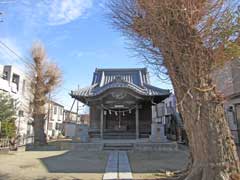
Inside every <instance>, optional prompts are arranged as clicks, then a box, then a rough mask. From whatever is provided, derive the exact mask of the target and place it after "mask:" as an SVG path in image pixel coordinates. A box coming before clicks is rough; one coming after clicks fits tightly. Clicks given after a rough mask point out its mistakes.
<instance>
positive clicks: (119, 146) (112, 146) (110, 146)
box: [103, 143, 133, 151]
mask: <svg viewBox="0 0 240 180" xmlns="http://www.w3.org/2000/svg"><path fill="white" fill-rule="evenodd" d="M132 149H133V144H132V143H105V144H104V146H103V150H114V151H115V150H121V151H123V150H126V151H127V150H132Z"/></svg>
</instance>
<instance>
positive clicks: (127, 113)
mask: <svg viewBox="0 0 240 180" xmlns="http://www.w3.org/2000/svg"><path fill="white" fill-rule="evenodd" d="M104 115H105V118H104V121H105V122H104V132H114V131H115V132H133V133H134V132H136V120H135V119H136V117H135V109H131V110H128V109H107V110H106V109H105V110H104Z"/></svg>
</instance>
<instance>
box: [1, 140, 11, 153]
mask: <svg viewBox="0 0 240 180" xmlns="http://www.w3.org/2000/svg"><path fill="white" fill-rule="evenodd" d="M9 147H10V142H9V139H8V138H4V139H0V151H4V150H8V149H9Z"/></svg>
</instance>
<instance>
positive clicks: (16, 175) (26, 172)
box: [0, 151, 107, 180]
mask: <svg viewBox="0 0 240 180" xmlns="http://www.w3.org/2000/svg"><path fill="white" fill-rule="evenodd" d="M106 161H107V153H106V152H73V151H72V152H66V151H35V152H17V153H12V154H10V155H3V154H0V164H1V168H0V180H80V179H81V180H85V179H86V180H88V179H93V180H99V179H102V176H103V173H104V171H105V166H106Z"/></svg>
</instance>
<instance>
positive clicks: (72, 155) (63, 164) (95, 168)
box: [40, 151, 107, 173]
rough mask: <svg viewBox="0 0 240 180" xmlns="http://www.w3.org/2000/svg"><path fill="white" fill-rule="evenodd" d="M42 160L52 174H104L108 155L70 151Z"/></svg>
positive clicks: (104, 153)
mask: <svg viewBox="0 0 240 180" xmlns="http://www.w3.org/2000/svg"><path fill="white" fill-rule="evenodd" d="M40 160H41V162H42V164H43V165H44V166H45V167H46V169H47V170H48V172H50V173H104V172H105V166H106V163H107V153H106V152H82V151H68V152H65V153H63V154H60V155H55V156H51V157H45V158H40Z"/></svg>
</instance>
